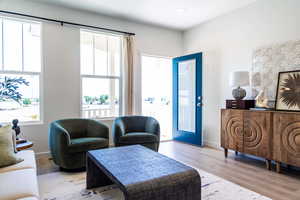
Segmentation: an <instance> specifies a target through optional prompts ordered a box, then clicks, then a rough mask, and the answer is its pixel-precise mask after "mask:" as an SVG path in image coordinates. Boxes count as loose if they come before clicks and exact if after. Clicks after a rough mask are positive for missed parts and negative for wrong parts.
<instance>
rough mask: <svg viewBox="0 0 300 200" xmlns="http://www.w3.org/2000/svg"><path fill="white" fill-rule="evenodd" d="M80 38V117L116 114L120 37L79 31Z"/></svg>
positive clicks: (119, 71) (119, 99)
mask: <svg viewBox="0 0 300 200" xmlns="http://www.w3.org/2000/svg"><path fill="white" fill-rule="evenodd" d="M80 40H81V42H80V43H81V45H80V49H81V51H80V52H81V56H80V57H81V85H82V97H81V98H82V105H81V113H82V117H84V118H105V117H117V116H119V114H120V113H121V111H122V106H121V105H122V104H121V102H120V101H121V91H122V89H121V88H122V87H121V37H119V36H113V35H108V34H102V33H95V32H90V31H83V30H82V31H81V33H80Z"/></svg>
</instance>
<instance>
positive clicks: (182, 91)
mask: <svg viewBox="0 0 300 200" xmlns="http://www.w3.org/2000/svg"><path fill="white" fill-rule="evenodd" d="M195 73H196V60H195V59H193V60H188V61H183V62H179V63H178V130H182V131H187V132H193V133H195V127H196V126H195V115H196V114H195V111H196V110H195V106H196V105H195V99H196V89H195V87H196V83H195V81H196V74H195Z"/></svg>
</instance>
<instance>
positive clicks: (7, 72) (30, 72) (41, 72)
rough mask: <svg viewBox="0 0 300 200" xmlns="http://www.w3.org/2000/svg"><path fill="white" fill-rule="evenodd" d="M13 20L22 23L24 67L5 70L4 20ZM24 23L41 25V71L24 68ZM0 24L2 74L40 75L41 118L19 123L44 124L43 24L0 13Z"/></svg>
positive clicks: (23, 124)
mask: <svg viewBox="0 0 300 200" xmlns="http://www.w3.org/2000/svg"><path fill="white" fill-rule="evenodd" d="M5 19H6V20H11V21H15V22H19V23H22V66H21V67H22V69H21V71H20V70H5V68H4V60H5V59H4V35H3V33H4V30H3V27H4V25H3V20H5ZM23 23H30V24H38V25H39V26H40V56H41V58H40V59H41V63H40V72H33V71H25V70H24V32H23V29H24V27H23V26H24V25H23ZM0 25H1V31H2V33H1V36H2V38H0V39H1V40H2V45H1V47H0V48H2V55H1V58H2V60H1V61H2V62H1V63H0V75H8V74H11V75H17V76H20V75H33V76H39V120H32V121H19V124H20V125H22V126H30V125H42V124H44V99H43V97H44V92H43V88H44V78H43V77H44V56H43V34H42V32H43V24H42V22H39V21H34V20H27V19H23V18H18V17H8V16H5V15H0ZM0 123H8V122H0Z"/></svg>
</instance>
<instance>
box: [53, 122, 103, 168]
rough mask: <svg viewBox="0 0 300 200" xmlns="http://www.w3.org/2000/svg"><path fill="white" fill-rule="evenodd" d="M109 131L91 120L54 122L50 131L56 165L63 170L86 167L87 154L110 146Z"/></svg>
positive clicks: (99, 123)
mask: <svg viewBox="0 0 300 200" xmlns="http://www.w3.org/2000/svg"><path fill="white" fill-rule="evenodd" d="M108 137H109V129H108V127H107V126H106V125H104V124H102V123H101V122H98V121H96V120H91V119H63V120H58V121H54V122H52V123H51V124H50V129H49V147H50V150H51V154H52V158H53V161H54V163H55V164H57V165H58V166H60V167H61V168H63V169H79V168H83V167H85V164H86V152H87V151H89V150H94V149H102V148H107V147H108V146H109V140H108Z"/></svg>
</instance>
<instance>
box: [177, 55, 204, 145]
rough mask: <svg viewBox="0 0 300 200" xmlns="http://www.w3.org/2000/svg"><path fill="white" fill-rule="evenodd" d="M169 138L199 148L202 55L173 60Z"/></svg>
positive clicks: (200, 139)
mask: <svg viewBox="0 0 300 200" xmlns="http://www.w3.org/2000/svg"><path fill="white" fill-rule="evenodd" d="M173 139H174V140H178V141H181V142H186V143H190V144H194V145H199V146H201V145H202V53H196V54H192V55H187V56H182V57H178V58H174V59H173Z"/></svg>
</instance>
